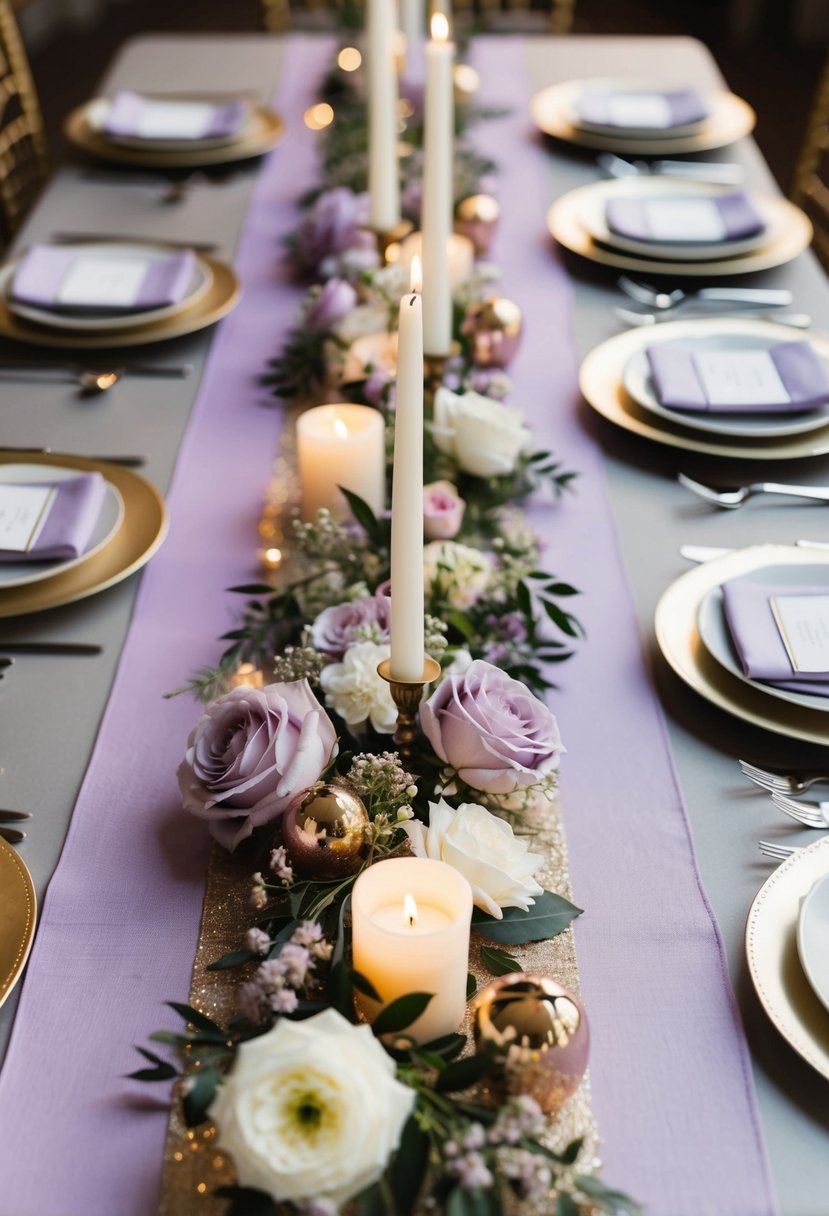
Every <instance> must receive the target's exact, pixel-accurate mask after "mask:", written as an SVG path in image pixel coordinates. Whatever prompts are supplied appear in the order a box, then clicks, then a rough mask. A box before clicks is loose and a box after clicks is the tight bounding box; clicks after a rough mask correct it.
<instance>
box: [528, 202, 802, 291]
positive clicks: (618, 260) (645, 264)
mask: <svg viewBox="0 0 829 1216" xmlns="http://www.w3.org/2000/svg"><path fill="white" fill-rule="evenodd" d="M619 187H621V188H622V189H623V190H625V191H626V192H628V193H629V192H630V189H631V187H630V186H629V185H627V184H626V183H624V182H622V183H620V182H591V184H590V185H589V186H579V187H578V188H577V189H576V190H570V191H569V192H568V193H567V194H563V195H562V196H561V198H559V199H557V200H556V201H555V202H554V203H553V205H552V207H551V208H550V210H549V211H548V212H547V229H548V231H549V233H550V235H551V236H552V237H553V238H554V239H555V240H556V241H557V242H558V243H559V245H561V246H563V248H565V249H569V250H570V252H571V253H577V254H578V255H579V256H580V257H583V258H587V260H588V261H590V262H596V263H598V265H600V266H614V267H615V268H616V269H617V270H632V271H634V272H639V273H642V274H651V275H655V274H670V275H681V276H682V277H687V276H693V277H697V278H701V277H704V278H707V279H710V278H716V277H718V276H720V275H733V274H753V273H755V272H756V271H758V270H770V269H771V268H772V267H774V266H782V265H784V264H785V263H786V262H790V261H791V260H792V259H793V258H796V257H797V255H798V254H799V253H802V252H803V250H804V249H806V248H807V247H808V245H809V242H810V241H811V239H812V224H811V221H810V220H809V218H808V216H807V215H805V214H804V212H803V211H801V210H800V208H799V207H796V206H795V205H794V203H790V202H789V201H788V199H785V198H778V197H776V196H771V197H768V198H764V200H763V203H764V207H765V208H766V219H767V221H768V220H769V219H771V220H772V233H773V235H772V238H771V240H770V241H768V243H767V244H765V245H762V246H761V247H760V248H759V249H755V250H753V251H752V252H750V253H741V254H735V255H734V256H732V257H722V258H715V259H713V260H710V261H680V260H675V261H673V260H670V259H668V258H649V257H642V256H641V255H639V254H633V253H625V252H623V251H622V250H620V249H611V248H610V247H609V246H608V247H605V246H604V245H602V244H599V242H597V241H596V240H594V238H593V237H592V236H591V235H590V233H589V232H588V231H587V228H586V227H585V226H584V221H583V219H582V215H583V213H584V212H585V211H587V210H590V211H592V210H594V209H595V204H596V200H597V198H599V199H600V198H602V197H604V196H606V195H607V194H609V193H612V192H613V191H615V190H616V189H617V188H619ZM640 188H641V187H640ZM686 188H689V190H694V189H698V188H699V185H698V183H688V184H687V187H686Z"/></svg>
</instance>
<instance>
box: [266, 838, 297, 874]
mask: <svg viewBox="0 0 829 1216" xmlns="http://www.w3.org/2000/svg"><path fill="white" fill-rule="evenodd" d="M270 870H271V872H272V873H273V874H275V875H276V877H277V878H280V879H281V880H282V882H293V881H294V871H293V868H292V867H291V864H290V862H289V861H288V854H287V853H286V852H285V849H284V847H283V846H282V845H280V846H279V848H278V849H271V860H270Z"/></svg>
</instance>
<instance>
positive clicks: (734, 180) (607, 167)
mask: <svg viewBox="0 0 829 1216" xmlns="http://www.w3.org/2000/svg"><path fill="white" fill-rule="evenodd" d="M596 164H597V165H598V166H599V168H600V169H601V170H602V172H603V173H604V174H606V176H607V177H615V178H620V179H621V178H625V177H669V178H679V179H681V180H682V181H690V182H706V183H708V184H710V185H714V186H739V184H740V183H741V182H742V180H743V170H742V168H741V167H740V165H735V164H731V163H729V162H727V161H702V160H687V161H686V160H653V161H645V160H626V159H625V158H624V157H623V156H616V155H615V154H614V153H613V152H602V153H601V154H600V155H599V156H597V157H596Z"/></svg>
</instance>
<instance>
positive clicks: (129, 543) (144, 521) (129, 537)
mask: <svg viewBox="0 0 829 1216" xmlns="http://www.w3.org/2000/svg"><path fill="white" fill-rule="evenodd" d="M19 461H20V453H19V452H18V453H14V452H3V451H0V464H13V463H19ZM37 463H38V464H44V465H47V464H48V465H57V466H58V467H60V468H70V469H78V470H79V471H81V472H84V473H91V472H98V473H101V474H103V476H104V477H105V478H106V480H107V481H108V482H110V483H111V484H112V485H114V486H115V488H116V490H118V492H119V493H120V495H121V497H122V498H123V500H124V507H125V516H124V522H123V523H122V525H121V527H120V528H119V529H118V530H117V532H115V534H114V535H113V537H112V538H111V540H109V541H108V542H107V544H105V545H104V546H103V548H102V549H100V551H99V552H98V553H96V554H95V555H94V557H91V558H90V559H89V561H86V562H83V563H82V564H81V565H79V566H74V567H73V568H72V569H71V570H67V571H65V572H64V573H63V574H55V575H54V576H53V577H52V578H47V579H43V580H42V581H41V582H39V583H33V584H31V585H26V586H22V587H13V588H10V589H9V590H8V591H3V590H0V618H2V617H8V616H22V615H24V614H28V613H32V612H45V611H46V610H47V609H48V608H58V607H60V606H61V605H62V604H71V603H74V602H75V601H76V600H81V599H85V598H86V597H87V596H88V595H97V593H98V592H99V591H105V590H106V589H107V588H108V587H113V586H114V585H115V584H116V583H120V582H121V581H122V580H123V579H125V578H128V577H129V575H131V574H133V573H134V572H135V571H136V570H139V569H140V568H141V567H142V566H143V565H145V564H146V563H147V562H148V561H149V560H150V558H151V557H152V555H153V554H154V553H155V551H156V550H157V549H158V547H159V546H160V545H161V543H162V541H163V540H164V537H165V536H166V535H167V528H168V519H167V508H166V507H165V505H164V500H163V498H162V497H161V495H160V494H159V492H158V490H156V488H155V487H154V486H152V485H150V483H149V482H148V481H145V479H144V478H143V477H139V476H138V474H137V473H133V472H132V471H131V470H130V469H125V468H122V467H121V466H120V465H114V464H106V463H105V462H104V461H98V460H86V459H84V458H83V457H81V456H64V455H62V454H60V453H50V454H49V455H46V456H38V458H37Z"/></svg>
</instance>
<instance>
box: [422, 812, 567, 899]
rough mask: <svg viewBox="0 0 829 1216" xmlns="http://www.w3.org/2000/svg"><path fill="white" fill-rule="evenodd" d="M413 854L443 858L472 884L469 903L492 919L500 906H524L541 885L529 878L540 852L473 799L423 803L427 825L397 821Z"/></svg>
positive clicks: (537, 863) (540, 863)
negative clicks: (426, 805)
mask: <svg viewBox="0 0 829 1216" xmlns="http://www.w3.org/2000/svg"><path fill="white" fill-rule="evenodd" d="M403 830H404V832H406V834H407V835H408V837H409V840H410V842H411V846H412V851H413V853H414V854H415V856H416V857H429V858H431V859H432V860H433V861H445V862H446V863H447V864H448V865H450V866H452V868H453V869H455V870H458V871H459V872H460V873H461V874H463V876H464V878H466V879H467V880H468V882H469V884H470V886H471V887H472V899H473V901H474V902H475V905H476V906H477V907H479V908H481V909H482V910H483V911H484V912H488V913H489V914H490V916H494V917H496V918H497V919H498V920H502V919H503V915H504V913H503V911H502V909H503V908H523V909H524V911H525V912H526V911H527V909H528V908H529V906H530V904H533V903H535V899H536V896H538V895H543V893H544V888H543V887H541V886H539V885H538V883H537V882H536V881H535V879H534V878H533V874H535V872H536V870H537V869H538V868H539V866H541V865H542V864H543V861H544V858H543V857H542V856H540V855H539V854H538V853H531V852H530V851H529V845H528V844H527V842H526V840H523V839H522V838H521V837H520V836H516V835H515V833H514V832H513V830H512V828H511V827H510V825H509V824H508V823H505V822H504V820H503V819H499V818H498V816H497V815H493V814H492V812H491V811H488V810H487V809H486V807H483V806H479V805H478V804H477V803H475V802H463V803H461V805H460V806H459V807H458V808H457V810H455V808H454V807H451V806H450V805H449V803H448V802H446V800H445V799H443V798H441V800H440V802H430V803H429V826H428V827H425V826H424V825H423V824H422V823H418V822H417V821H415V820H412V821H411V822H410V823H406V824H404V825H403Z"/></svg>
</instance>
